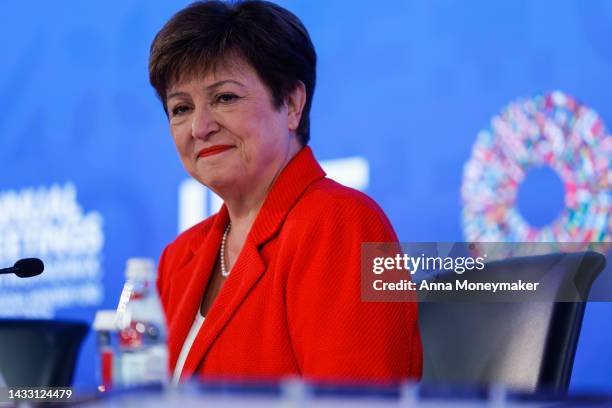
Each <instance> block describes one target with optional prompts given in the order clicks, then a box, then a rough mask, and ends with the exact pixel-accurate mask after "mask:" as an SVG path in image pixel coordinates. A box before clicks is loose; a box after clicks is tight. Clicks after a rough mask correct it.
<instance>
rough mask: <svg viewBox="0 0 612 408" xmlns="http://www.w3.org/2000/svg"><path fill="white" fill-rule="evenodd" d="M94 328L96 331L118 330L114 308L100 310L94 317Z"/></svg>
mask: <svg viewBox="0 0 612 408" xmlns="http://www.w3.org/2000/svg"><path fill="white" fill-rule="evenodd" d="M93 328H94V330H95V331H115V330H117V324H116V315H115V311H114V310H98V311H97V312H96V318H95V319H94V323H93Z"/></svg>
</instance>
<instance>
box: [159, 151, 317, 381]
mask: <svg viewBox="0 0 612 408" xmlns="http://www.w3.org/2000/svg"><path fill="white" fill-rule="evenodd" d="M323 177H325V172H324V171H323V169H322V168H321V166H319V164H318V163H317V161H316V160H315V158H314V155H313V153H312V150H311V149H310V147H308V146H306V147H304V148H303V149H302V150H300V151H299V152H298V153H297V154H296V155H295V156H294V157H293V158H292V159H291V161H290V162H289V163H288V164H287V165H286V166H285V168H284V169H283V170H282V172H281V174H280V175H279V176H278V178H277V179H276V181H275V182H274V185H273V186H272V188H271V189H270V192H269V193H268V196H267V197H266V200H265V201H264V204H263V206H262V208H261V209H260V210H259V214H258V215H257V218H256V219H255V222H254V223H253V226H252V227H251V231H250V232H249V235H248V236H247V239H246V241H245V243H244V246H243V248H242V250H241V252H240V255H239V256H238V259H237V260H236V263H235V264H234V267H233V268H232V271H231V274H230V276H229V277H228V279H227V281H226V282H225V283H224V285H223V288H221V291H220V293H219V295H218V297H217V299H215V302H214V303H213V306H212V307H211V309H210V311H209V312H208V316H206V320H205V321H204V324H203V326H202V329H201V332H200V333H199V334H198V336H197V337H196V340H195V342H194V343H193V346H192V348H191V351H190V352H189V355H188V356H187V359H186V361H185V365H184V366H183V373H182V375H181V377H182V378H185V377H187V376H190V375H191V374H193V373H194V372H195V371H197V367H198V365H199V364H200V362H201V361H202V359H203V358H204V357H205V356H206V353H207V352H208V350H209V349H210V347H211V346H212V343H213V342H214V340H215V339H216V338H217V336H218V335H219V334H220V333H221V331H222V330H223V328H224V327H225V325H226V324H227V323H228V322H229V320H230V319H231V317H232V315H233V314H234V312H235V311H236V309H237V308H238V307H239V306H240V304H241V303H242V300H243V299H244V298H245V297H246V296H247V295H248V293H249V292H250V290H251V288H252V287H253V286H254V285H255V283H256V282H257V281H258V280H259V278H260V277H261V275H263V274H264V272H265V270H266V265H265V263H264V261H263V259H262V258H261V255H260V254H259V247H260V246H261V245H262V244H264V243H265V242H267V241H268V240H269V239H270V238H272V237H273V236H274V235H275V234H276V233H277V232H278V230H279V229H280V228H281V226H282V223H283V221H284V220H285V218H286V216H287V214H288V213H289V211H290V209H291V208H292V207H293V205H294V204H295V202H296V201H297V200H298V199H299V198H300V196H301V195H302V194H303V193H304V191H306V189H307V188H308V187H309V186H310V185H311V184H312V183H313V182H315V181H317V180H319V179H321V178H323ZM228 222H229V214H228V211H227V207H226V206H225V204H224V205H223V206H222V207H221V210H220V211H219V213H218V214H217V215H216V216H215V218H214V220H213V224H212V227H211V230H210V231H208V233H206V234H205V233H204V232H202V233H201V234H200V235H199V236H197V237H196V238H195V239H194V240H193V241H192V242H191V249H192V250H193V251H194V252H195V253H196V254H197V255H198V256H196V257H195V259H198V261H196V262H195V263H194V264H191V265H189V269H193V270H192V271H191V279H190V281H189V284H188V285H187V288H186V290H185V295H186V296H184V298H183V299H182V301H181V302H180V303H181V304H180V306H179V310H178V314H179V316H178V319H175V320H174V321H175V327H171V333H170V334H171V337H172V339H171V340H172V341H169V343H170V348H171V350H170V354H171V355H170V359H171V367H172V368H174V365H175V364H176V358H177V357H178V352H179V351H180V348H181V347H182V345H183V342H184V341H185V337H186V336H187V332H188V331H189V327H190V325H191V322H192V321H193V316H195V313H198V310H199V308H198V306H199V304H200V300H201V299H202V296H203V295H204V291H205V289H206V282H208V278H209V277H210V273H211V271H212V268H213V267H214V263H215V261H216V258H217V254H218V251H219V244H220V241H221V237H222V235H223V232H224V231H225V228H226V227H227V224H228ZM195 259H194V260H195ZM172 332H174V333H172Z"/></svg>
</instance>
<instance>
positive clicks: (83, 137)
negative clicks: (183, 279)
mask: <svg viewBox="0 0 612 408" xmlns="http://www.w3.org/2000/svg"><path fill="white" fill-rule="evenodd" d="M185 4H187V2H183V1H166V2H159V3H155V4H154V3H152V2H149V1H138V0H132V1H117V2H107V1H90V2H81V1H76V0H75V1H63V2H60V4H58V3H57V2H42V1H40V2H35V3H34V4H31V3H25V2H11V3H6V4H3V6H2V7H1V8H0V21H2V24H1V25H0V38H1V39H2V40H1V41H0V44H1V49H0V61H1V63H0V113H1V114H0V163H1V164H2V169H3V170H2V171H1V172H0V259H1V260H2V262H3V263H4V264H7V265H8V264H10V262H11V261H10V260H11V259H13V257H15V256H20V255H28V254H29V253H34V254H43V255H45V256H46V259H50V260H51V264H52V266H53V267H52V268H51V269H49V275H50V277H49V278H47V280H46V281H43V282H42V283H39V284H37V285H33V286H32V287H29V286H28V287H24V286H23V284H22V283H19V282H15V281H14V280H10V279H8V278H7V279H5V280H3V281H1V282H0V296H1V297H2V298H3V299H4V301H0V303H1V304H2V305H3V306H6V308H5V312H3V313H4V314H5V315H12V316H18V315H28V316H55V317H61V318H63V317H70V318H82V319H86V320H89V321H91V320H92V319H93V315H94V313H95V310H97V309H100V308H112V307H114V306H115V305H116V303H117V300H118V296H119V292H120V289H121V285H122V283H123V269H124V263H125V261H126V259H127V258H128V257H131V256H149V257H153V258H157V257H158V256H159V254H160V252H161V250H162V248H163V247H164V245H165V244H167V243H168V242H170V241H171V240H172V239H173V238H174V237H175V236H176V234H177V229H178V227H179V226H178V222H179V221H178V220H179V207H180V205H179V204H180V203H179V201H180V200H179V186H180V185H181V183H182V182H183V181H184V180H185V179H186V178H187V176H186V174H185V172H184V170H183V169H182V167H181V164H180V162H179V159H178V156H177V154H176V152H175V149H174V145H173V143H172V140H171V138H170V136H169V132H168V126H167V121H166V118H165V115H164V113H163V111H162V108H161V106H160V104H159V102H158V101H157V99H156V98H155V96H154V92H153V90H152V89H151V88H150V86H149V84H148V78H147V58H148V50H149V46H150V43H151V41H152V39H153V37H154V35H155V33H156V32H157V31H158V30H159V29H160V28H161V26H162V25H163V23H164V22H165V21H166V20H167V19H168V18H169V17H170V16H171V15H172V14H173V13H174V12H175V11H177V10H178V9H180V8H181V7H182V6H184V5H185ZM280 4H282V5H284V6H286V7H288V8H289V9H290V10H292V11H294V12H295V13H296V14H297V15H298V16H299V17H300V18H301V19H302V20H303V22H304V23H305V25H306V26H307V27H308V29H309V31H310V33H311V36H312V39H313V42H314V44H315V46H316V48H317V52H318V56H319V64H318V83H317V89H316V94H315V98H314V105H313V109H312V114H311V123H312V142H311V145H312V147H313V150H314V152H315V154H316V155H317V157H318V158H319V159H320V160H325V161H327V160H335V159H342V158H347V157H358V158H360V160H362V161H361V163H366V169H367V182H364V180H361V184H362V186H363V187H364V188H365V191H366V192H367V193H368V194H369V195H371V196H372V197H373V198H374V199H375V200H376V201H377V202H378V203H379V204H380V205H381V206H382V207H383V209H384V210H385V211H386V212H387V214H388V216H389V217H390V219H391V221H392V222H393V225H394V226H395V228H396V230H397V232H398V235H399V237H400V239H401V240H403V241H453V240H461V239H462V238H463V231H462V229H461V218H460V214H461V197H460V186H461V180H462V174H463V166H464V164H465V162H466V161H467V160H468V159H469V157H470V154H471V149H472V145H473V143H474V142H475V140H476V135H477V134H478V132H479V131H480V130H481V129H483V128H486V127H488V126H489V123H490V120H491V118H492V117H493V116H494V115H495V114H497V113H498V112H500V111H501V110H502V109H503V108H504V107H505V106H506V105H507V104H508V103H510V102H512V101H514V100H516V99H517V98H521V97H531V96H533V95H535V94H538V93H541V92H548V91H552V90H557V89H558V90H561V91H563V92H565V93H567V94H568V95H572V96H573V97H575V98H577V99H578V100H580V101H581V102H583V103H585V104H586V105H588V106H589V107H591V108H592V109H594V110H595V111H596V112H597V113H598V114H599V115H600V117H601V119H602V120H603V122H604V123H607V124H608V125H611V124H612V103H610V102H611V97H610V92H609V90H610V89H612V76H610V72H611V69H612V42H610V41H609V39H610V38H612V3H611V2H608V1H606V0H593V1H589V2H584V1H580V0H561V1H560V0H554V1H552V0H551V1H538V2H534V1H527V0H523V1H520V0H518V1H517V0H498V1H494V2H492V1H487V0H482V1H471V2H462V1H443V0H427V1H425V0H423V1H410V2H408V1H403V0H388V1H385V2H374V3H373V2H366V1H356V0H352V1H334V2H330V1H324V0H317V1H313V0H299V1H297V0H296V1H282V2H280ZM608 133H609V132H608ZM527 181H528V182H529V183H526V184H525V185H524V186H522V187H521V190H520V191H519V203H518V205H519V208H520V210H521V211H522V212H523V214H524V215H525V218H526V219H527V221H529V222H530V223H532V224H533V225H543V224H546V223H548V222H550V221H551V220H553V219H554V217H555V216H556V214H557V213H558V211H559V210H560V209H561V208H562V207H563V202H562V201H563V186H562V185H561V184H560V181H559V180H558V178H557V176H556V175H555V174H554V173H552V172H546V171H544V172H538V173H537V174H534V176H533V177H530V178H528V180H527ZM32 219H34V221H32ZM11 231H13V232H11ZM14 231H17V232H14ZM19 234H21V235H19ZM91 237H93V238H91ZM19 243H21V244H19ZM3 266H4V265H3ZM54 273H55V275H53V274H54ZM598 285H599V286H600V287H602V285H603V286H604V290H605V287H607V286H606V282H605V280H604V281H603V282H599V283H598ZM611 313H612V305H610V304H609V303H591V304H589V306H588V308H587V312H586V316H585V321H584V326H583V334H582V337H581V340H580V344H579V349H578V354H577V357H576V362H575V367H574V376H573V379H572V389H574V390H576V389H585V388H589V389H605V390H608V391H612V381H611V380H610V378H612V368H611V367H612V352H610V351H609V349H610V347H609V346H610V345H611V344H612V329H611V328H610V325H609V324H608V321H609V316H610V315H611ZM93 340H94V339H93V336H91V335H90V336H89V337H88V339H87V341H86V343H85V347H84V349H83V352H82V355H81V361H80V363H79V367H78V369H77V378H76V382H77V384H93V383H94V381H95V380H94V378H95V377H94V366H93V361H94V360H93V358H94V341H93Z"/></svg>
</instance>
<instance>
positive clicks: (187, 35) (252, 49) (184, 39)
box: [149, 0, 317, 145]
mask: <svg viewBox="0 0 612 408" xmlns="http://www.w3.org/2000/svg"><path fill="white" fill-rule="evenodd" d="M230 56H237V57H240V58H243V59H244V60H245V61H246V62H247V63H249V64H250V65H251V66H252V67H253V69H254V70H255V72H256V73H257V75H259V77H260V79H261V80H262V81H263V83H264V84H265V85H266V86H267V87H268V89H269V90H270V92H271V94H272V99H273V101H272V103H273V106H274V107H275V108H276V109H278V108H280V107H281V106H282V104H283V103H284V102H285V100H286V99H287V97H288V96H289V95H290V94H291V92H293V91H294V90H295V87H296V86H297V84H298V81H301V82H303V83H304V85H305V88H306V103H305V105H304V110H303V112H302V118H301V120H300V123H299V126H298V129H297V132H296V133H297V136H298V139H299V141H300V142H301V144H302V145H306V144H307V143H308V140H309V139H310V119H309V113H310V106H311V103H312V97H313V94H314V88H315V82H316V61H317V56H316V53H315V50H314V46H313V45H312V41H311V40H310V36H309V35H308V31H307V30H306V28H305V27H304V25H303V24H302V22H301V21H300V20H299V19H298V18H297V17H296V16H295V15H294V14H293V13H291V12H290V11H288V10H286V9H284V8H282V7H280V6H278V5H276V4H274V3H271V2H268V1H259V0H248V1H239V2H236V3H225V2H222V1H199V2H196V3H193V4H191V5H189V6H188V7H186V8H184V9H183V10H181V11H179V12H178V13H176V14H175V15H174V16H173V17H172V18H171V19H170V20H169V21H168V22H167V23H166V24H165V25H164V27H163V28H162V29H161V30H160V32H159V33H157V35H156V36H155V39H154V40H153V43H152V44H151V52H150V56H149V81H150V82H151V85H152V86H153V87H154V88H155V90H156V92H157V95H158V96H159V98H160V99H161V101H162V103H163V105H164V110H165V111H166V114H167V113H168V110H167V106H166V102H167V101H166V91H167V89H168V87H169V86H171V85H172V83H174V82H176V81H180V80H181V79H182V78H183V77H184V76H191V75H195V76H197V75H201V74H205V73H206V72H209V71H210V70H214V69H215V67H216V66H217V65H218V64H219V63H223V61H224V60H226V59H227V58H228V57H230Z"/></svg>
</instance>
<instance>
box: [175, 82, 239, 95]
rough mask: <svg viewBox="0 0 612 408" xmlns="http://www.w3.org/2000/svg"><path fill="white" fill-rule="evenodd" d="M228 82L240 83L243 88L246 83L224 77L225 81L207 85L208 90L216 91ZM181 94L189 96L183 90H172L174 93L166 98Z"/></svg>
mask: <svg viewBox="0 0 612 408" xmlns="http://www.w3.org/2000/svg"><path fill="white" fill-rule="evenodd" d="M228 83H231V84H235V85H238V86H239V87H241V88H244V87H245V86H244V84H242V83H240V82H238V81H235V80H233V79H224V80H223V81H219V82H215V83H214V84H210V85H208V86H207V87H206V90H207V91H208V92H211V91H214V90H215V89H217V88H219V87H221V86H223V85H225V84H228ZM180 96H183V97H185V96H189V94H188V93H187V92H181V91H178V92H172V93H170V94H168V96H167V97H166V100H170V99H172V98H176V97H180Z"/></svg>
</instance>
